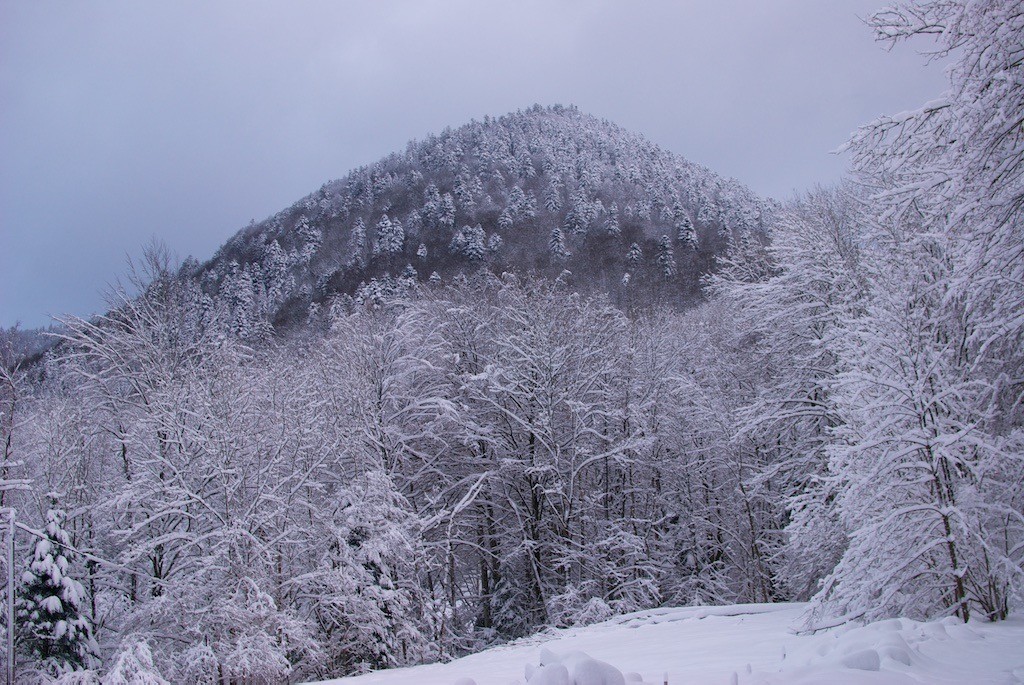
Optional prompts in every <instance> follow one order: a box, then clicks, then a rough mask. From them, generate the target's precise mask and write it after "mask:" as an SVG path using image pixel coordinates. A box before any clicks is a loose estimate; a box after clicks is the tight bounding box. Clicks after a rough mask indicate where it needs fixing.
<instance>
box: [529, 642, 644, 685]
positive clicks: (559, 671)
mask: <svg viewBox="0 0 1024 685" xmlns="http://www.w3.org/2000/svg"><path fill="white" fill-rule="evenodd" d="M525 672H526V682H527V684H528V685H626V678H625V676H623V675H622V672H621V671H620V670H619V669H617V668H615V667H614V666H612V665H611V664H607V663H605V662H603V661H598V660H597V659H594V658H591V657H590V656H589V655H588V654H586V653H585V652H581V651H579V650H573V651H571V652H564V653H562V654H558V653H555V652H553V651H551V650H550V649H547V648H545V649H542V650H540V665H539V666H534V665H533V664H527V665H526V668H525Z"/></svg>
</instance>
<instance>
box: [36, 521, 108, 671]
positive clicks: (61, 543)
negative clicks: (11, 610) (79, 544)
mask: <svg viewBox="0 0 1024 685" xmlns="http://www.w3.org/2000/svg"><path fill="white" fill-rule="evenodd" d="M64 518H65V517H64V513H63V512H62V511H58V510H54V509H51V510H49V511H48V512H47V514H46V527H45V528H44V529H43V533H44V537H42V538H41V539H39V540H37V541H36V543H35V545H33V550H32V556H30V557H29V559H28V561H27V565H26V569H25V570H24V571H23V572H22V574H21V585H20V587H19V589H18V601H17V621H18V630H19V632H20V637H19V643H20V645H21V648H22V649H23V650H24V651H25V652H26V653H28V654H29V655H30V657H31V658H32V659H33V660H35V661H36V662H38V663H40V664H42V666H43V668H44V669H47V670H50V671H53V672H60V671H62V670H65V669H72V670H73V669H79V668H83V667H86V666H88V665H89V662H90V661H91V660H92V659H93V658H94V657H95V656H96V655H97V652H98V648H97V646H96V643H95V641H94V640H93V636H92V625H91V624H90V623H89V621H88V619H86V617H85V615H84V605H85V602H86V596H85V588H83V587H82V584H81V583H80V582H78V581H77V580H75V578H74V571H75V569H74V567H73V564H74V563H75V554H74V552H73V550H72V548H71V538H70V537H69V536H68V534H67V532H66V531H65V530H64V528H63V523H64Z"/></svg>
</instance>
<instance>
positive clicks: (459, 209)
mask: <svg viewBox="0 0 1024 685" xmlns="http://www.w3.org/2000/svg"><path fill="white" fill-rule="evenodd" d="M773 206H774V205H773V204H772V203H770V202H767V201H764V200H761V199H759V198H757V197H755V196H754V195H753V194H752V193H751V192H750V191H749V190H748V189H747V188H745V187H743V186H741V185H740V184H739V183H737V182H735V181H732V180H725V179H722V178H721V177H719V176H717V175H715V174H714V173H712V172H710V171H708V170H707V169H705V168H703V167H701V166H699V165H697V164H693V163H691V162H688V161H687V160H685V159H683V158H682V157H679V156H677V155H674V154H671V153H668V152H665V151H663V150H660V149H659V148H657V147H656V146H654V145H653V144H651V143H650V142H648V141H646V140H645V139H643V138H642V137H640V136H638V135H635V134H632V133H629V132H627V131H625V130H623V129H621V128H619V127H617V126H615V125H614V124H611V123H609V122H607V121H602V120H599V119H597V118H595V117H592V116H588V115H586V114H583V113H581V112H579V111H578V110H576V109H575V108H571V107H569V108H566V107H560V106H555V107H549V108H542V107H540V106H534V107H533V108H531V109H529V110H526V111H523V112H517V113H515V114H509V115H507V116H503V117H500V118H495V119H491V118H486V119H484V121H482V122H472V123H470V124H467V125H465V126H462V127H460V128H458V129H454V130H447V131H445V132H443V133H441V134H439V135H436V136H431V137H430V138H428V139H427V140H425V141H422V142H416V141H414V142H411V143H409V145H408V148H407V149H406V151H405V152H404V153H396V154H393V155H391V156H389V157H387V158H385V159H383V160H381V161H380V162H377V163H376V164H373V165H371V166H368V167H364V168H361V169H357V170H355V171H353V172H352V173H350V174H349V175H348V176H346V177H345V178H343V179H341V180H339V181H331V182H328V183H326V184H325V185H324V186H323V187H322V188H320V190H318V191H317V192H315V193H313V194H311V195H309V196H308V197H306V198H304V199H303V200H301V201H299V202H297V203H296V204H295V205H293V206H292V207H290V208H288V209H287V210H285V211H282V212H280V213H278V214H277V215H275V216H273V217H271V218H269V219H267V220H266V221H263V222H260V223H259V224H253V225H252V226H250V227H249V228H247V229H245V230H243V231H241V232H239V233H238V234H237V235H236V236H235V237H234V238H232V239H231V240H230V241H228V242H227V244H225V245H224V246H223V247H222V248H221V250H220V251H219V252H218V253H217V255H216V256H215V257H214V258H213V260H212V261H210V262H209V263H207V264H205V265H203V266H200V265H198V264H197V263H190V264H187V265H186V271H187V272H188V273H190V274H193V275H195V277H197V278H199V279H200V280H201V282H202V284H203V290H204V293H206V294H207V295H209V296H213V297H217V296H218V295H219V297H220V299H223V300H225V301H226V302H228V303H229V305H230V310H231V311H230V313H229V316H230V317H231V318H232V319H233V326H234V328H235V329H236V332H239V331H240V332H242V333H243V334H248V333H249V331H248V330H243V329H251V328H255V327H258V326H259V325H260V324H261V322H264V323H267V324H273V325H275V326H277V327H278V328H281V327H285V328H288V327H290V326H291V325H292V324H295V323H302V322H305V321H306V320H307V319H308V318H309V313H310V308H311V307H312V309H313V312H314V314H315V313H316V312H319V311H321V310H322V309H323V308H324V307H325V306H326V307H328V308H329V307H330V306H331V304H332V303H334V302H336V301H337V300H338V296H339V295H348V296H355V297H356V298H357V299H363V298H365V297H376V296H379V295H380V294H381V293H382V292H384V291H393V290H394V289H395V288H402V287H405V286H407V285H409V284H411V283H417V282H425V281H427V280H429V279H433V280H435V281H442V282H450V281H451V279H452V278H455V277H457V276H459V275H460V274H463V275H470V274H473V273H475V272H476V271H478V270H479V269H481V268H484V269H487V270H490V271H491V272H493V273H496V274H501V273H502V272H504V271H515V272H517V273H521V274H526V273H534V274H538V275H542V276H546V277H550V278H555V277H559V276H560V275H561V277H562V278H563V280H566V281H568V282H570V283H572V284H573V287H574V288H577V289H579V290H582V291H585V292H591V293H597V292H605V293H609V294H610V295H611V296H612V299H613V302H614V303H616V304H617V305H619V306H622V307H629V306H631V305H632V304H633V303H637V304H641V305H647V304H651V303H652V302H665V303H671V304H674V305H680V304H687V303H692V302H694V301H695V300H696V299H697V297H698V295H699V290H700V281H699V279H700V277H701V276H702V275H703V274H705V273H707V272H708V271H709V270H710V269H711V268H712V267H713V265H714V257H715V255H716V254H718V253H720V252H721V251H723V250H724V248H725V247H726V245H727V244H728V242H729V240H730V239H740V238H743V239H750V237H751V236H753V239H757V238H758V237H760V236H763V234H764V230H765V227H766V226H767V223H768V221H769V217H770V216H771V212H772V208H773ZM243 337H245V335H243Z"/></svg>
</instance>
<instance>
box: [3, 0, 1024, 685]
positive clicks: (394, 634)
mask: <svg viewBox="0 0 1024 685" xmlns="http://www.w3.org/2000/svg"><path fill="white" fill-rule="evenodd" d="M872 22H873V24H874V26H875V28H876V29H877V30H878V31H879V33H880V35H881V36H883V37H884V38H887V39H893V40H896V39H900V38H904V37H908V36H913V35H916V34H920V33H924V34H934V33H938V34H939V36H940V40H941V47H942V49H943V50H945V51H949V52H951V53H953V51H955V53H953V54H954V56H955V57H956V60H955V63H954V66H953V68H952V69H951V71H950V75H951V79H952V87H951V89H950V91H949V92H948V93H947V94H946V95H944V96H943V98H942V99H940V100H936V101H934V102H932V103H929V104H928V105H927V106H925V107H924V108H922V109H921V110H918V111H915V112H909V113H905V114H903V115H900V116H897V117H888V118H883V119H880V120H879V121H876V122H873V123H872V124H870V125H868V126H866V127H864V128H863V129H862V130H861V131H859V132H858V134H857V135H856V136H855V138H854V139H853V141H852V142H851V146H850V147H851V152H852V159H853V161H854V174H853V177H852V179H851V180H850V181H849V182H847V183H844V184H842V185H840V186H839V187H837V188H832V189H819V190H815V191H813V192H811V193H808V194H806V195H804V196H802V197H799V198H796V199H794V200H793V201H792V202H790V203H789V204H788V205H787V206H785V207H782V208H779V210H778V212H777V214H775V216H774V220H773V223H772V225H771V226H770V229H771V230H770V234H768V236H762V235H761V234H759V233H757V232H753V231H742V232H736V233H735V234H731V235H729V236H728V241H729V249H728V251H727V253H725V254H724V255H723V256H722V257H721V258H720V260H719V266H718V269H717V270H716V272H715V273H714V275H713V276H710V277H709V278H707V279H706V281H705V284H706V286H707V287H706V293H707V297H706V298H705V300H704V301H703V302H701V303H700V304H698V305H696V306H693V307H690V308H687V309H684V310H679V309H675V308H667V307H662V306H658V305H657V304H650V303H643V302H635V301H632V302H626V303H623V302H620V301H619V300H618V299H617V296H614V295H613V296H612V297H606V296H600V295H596V296H592V295H585V294H580V293H579V292H576V290H575V288H574V287H573V284H571V283H569V282H568V279H567V278H555V279H547V280H544V279H537V278H527V277H523V276H515V275H512V274H509V273H506V274H503V275H500V276H498V275H495V274H494V273H493V272H492V270H491V269H489V268H483V269H480V270H479V271H478V272H477V273H476V275H474V276H470V277H466V276H463V277H460V278H455V279H450V280H449V281H448V282H446V283H442V282H437V281H433V282H430V281H428V282H426V283H422V282H420V280H419V279H417V278H413V277H411V276H410V277H404V278H401V279H395V280H393V281H390V282H388V283H380V282H378V283H377V284H376V285H375V286H373V287H369V286H367V287H366V288H364V289H363V290H362V291H361V295H360V297H358V298H337V299H334V300H332V301H330V302H325V303H324V306H323V307H322V309H319V310H314V311H313V312H312V313H311V315H310V316H309V323H308V324H307V328H306V329H305V331H306V332H305V333H304V334H302V335H299V334H297V333H293V334H292V335H291V336H273V335H271V334H270V333H271V329H270V322H269V321H268V320H266V319H265V318H264V319H260V318H259V317H252V316H248V315H247V316H241V315H240V314H239V312H242V311H245V310H244V308H240V307H239V302H240V300H238V299H237V298H236V297H234V296H233V295H230V296H229V295H224V296H212V295H211V294H210V292H208V291H207V289H206V288H205V286H204V285H203V284H202V282H201V280H200V281H197V280H196V279H195V278H193V277H192V276H193V274H192V273H191V272H190V271H189V269H185V270H182V269H179V268H177V267H176V266H175V265H173V264H172V263H171V262H170V260H168V259H167V257H166V256H165V255H162V254H161V253H160V252H159V251H154V252H152V253H151V254H150V255H149V259H148V261H147V263H146V265H145V269H144V270H143V274H142V276H141V278H140V280H141V281H142V282H144V283H145V284H146V287H145V289H144V291H143V294H142V295H140V296H137V297H129V296H127V295H124V296H122V297H121V299H120V301H119V302H118V303H117V306H115V307H114V308H113V309H112V310H111V312H110V313H109V314H108V315H106V316H104V317H101V318H99V319H96V320H93V321H84V320H78V319H71V320H69V321H67V322H66V323H65V325H66V328H65V329H63V332H62V333H61V336H62V341H63V343H62V345H61V346H60V347H59V348H57V349H56V350H54V351H53V352H51V353H50V354H49V355H48V357H47V359H46V363H45V365H44V366H42V367H40V366H35V367H32V368H31V369H30V371H31V373H29V372H28V371H26V370H25V369H22V370H21V371H19V370H18V369H17V367H15V366H13V365H11V364H9V363H8V364H6V365H5V367H4V368H5V370H4V377H3V384H2V385H0V393H2V394H0V402H2V405H3V414H2V415H0V418H2V422H0V429H2V431H3V435H2V437H3V443H4V462H3V469H4V470H3V474H2V477H3V479H4V480H3V481H2V488H0V497H2V498H3V500H2V502H0V503H2V504H3V505H5V506H8V505H14V506H16V507H17V508H18V510H19V512H20V515H21V516H22V518H23V520H27V521H28V523H29V526H28V527H29V528H30V529H31V530H32V531H34V532H35V533H37V534H38V535H37V536H31V535H29V534H26V537H31V538H32V539H31V541H30V542H29V541H25V542H23V544H22V545H21V548H20V550H19V553H20V555H21V556H22V557H23V558H25V559H27V560H28V563H27V564H26V571H25V575H24V576H22V582H21V584H20V585H19V587H21V588H24V589H22V590H20V591H19V592H20V595H21V597H20V599H19V619H18V631H19V633H18V641H19V646H20V649H21V655H22V656H21V658H22V659H23V662H24V663H23V666H25V667H26V668H38V669H40V670H41V673H51V674H52V673H55V672H56V671H57V670H58V669H59V668H62V667H63V668H70V667H79V666H87V665H93V666H96V667H97V668H99V665H98V664H97V663H96V661H95V658H96V657H102V660H103V665H102V668H100V671H101V672H103V673H105V675H104V676H103V677H104V678H106V681H105V682H119V681H118V680H117V678H119V677H120V678H123V677H124V673H127V672H135V673H148V674H149V676H150V677H151V679H152V682H160V680H159V677H158V676H157V675H156V674H157V673H158V672H159V673H162V674H163V676H164V677H167V678H169V679H171V680H173V681H176V682H211V683H212V682H276V681H288V680H296V679H299V678H311V677H315V676H319V675H340V674H347V673H354V672H359V671H364V670H367V669H372V668H381V667H387V666H393V665H398V664H404V663H414V662H419V661H424V660H433V659H443V658H446V657H448V656H451V655H455V654H459V653H463V652H466V651H470V650H474V649H477V648H479V647H481V646H483V645H486V644H489V643H493V642H496V641H501V640H507V639H511V638H514V637H518V636H521V635H526V634H529V633H530V632H532V631H535V630H537V629H538V628H540V627H543V626H549V625H571V624H585V623H588V622H593V621H597V620H601V619H603V618H606V617H609V616H612V615H614V614H617V613H622V612H628V611H632V610H636V609H642V608H647V607H653V606H658V605H662V604H684V603H730V602H743V601H775V600H787V599H801V600H810V601H811V603H810V605H809V606H810V608H809V611H808V614H807V622H808V627H812V628H814V627H821V626H826V625H829V624H831V623H834V622H837V621H849V620H873V619H876V618H880V617H884V616H892V615H902V616H911V617H917V618H919V617H935V616H943V615H956V616H958V617H960V618H961V619H963V620H968V619H977V618H981V619H988V620H999V619H1002V618H1005V617H1006V616H1007V614H1008V613H1009V612H1010V611H1011V610H1013V609H1014V608H1016V607H1019V606H1020V601H1021V595H1022V591H1024V584H1022V581H1024V491H1022V488H1021V483H1024V456H1022V455H1024V402H1022V400H1024V381H1022V378H1024V351H1022V350H1024V315H1022V312H1024V259H1022V258H1021V257H1022V253H1021V246H1022V245H1024V233H1022V232H1024V228H1022V227H1024V221H1022V211H1024V190H1022V186H1021V178H1022V175H1024V161H1022V160H1024V158H1022V156H1021V154H1020V151H1021V150H1022V149H1024V130H1022V129H1021V124H1020V121H1021V119H1022V117H1024V87H1022V86H1021V83H1022V80H1021V78H1020V73H1021V61H1020V45H1021V36H1024V13H1022V12H1021V11H1020V9H1019V8H1017V7H1016V6H1015V4H1014V3H1009V2H998V1H996V0H990V1H989V2H980V3H977V2H976V3H971V4H970V5H969V7H967V6H963V5H962V4H961V3H958V2H954V1H953V0H935V1H933V2H927V3H915V4H913V5H912V6H908V7H905V8H903V9H895V10H891V11H886V12H883V13H880V14H878V15H876V16H875V17H874V18H873V19H872ZM474 236H475V237H474ZM769 237H770V239H769ZM465 238H466V240H467V244H469V243H471V242H474V241H477V239H478V238H479V235H475V234H472V232H470V233H467V234H466V236H465ZM552 247H557V245H552ZM638 249H641V248H639V247H638ZM9 361H10V360H5V362H9ZM54 597H59V598H60V600H61V601H57V602H55V601H53V598H54ZM58 633H59V635H57V634H58ZM70 635H73V636H74V639H71V638H70V637H69V636H70ZM76 677H78V678H80V680H78V681H75V682H82V681H85V682H89V681H88V678H90V677H92V676H90V675H88V674H86V673H84V672H82V671H80V672H79V673H78V675H77V676H76ZM98 677H99V676H98V675H97V676H96V678H98Z"/></svg>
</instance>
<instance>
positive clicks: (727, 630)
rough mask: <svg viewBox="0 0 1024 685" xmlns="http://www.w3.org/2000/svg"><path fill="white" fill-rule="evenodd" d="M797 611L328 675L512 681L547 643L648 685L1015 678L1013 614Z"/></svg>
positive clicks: (694, 616)
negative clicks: (986, 618) (972, 617)
mask: <svg viewBox="0 0 1024 685" xmlns="http://www.w3.org/2000/svg"><path fill="white" fill-rule="evenodd" d="M803 610H804V605H802V604H744V605H736V606H726V607H691V608H680V609H658V610H654V611H644V612H639V613H635V614H629V615H626V616H620V617H618V618H615V619H612V620H610V621H606V622H604V623H599V624H596V625H593V626H589V627H587V628H575V629H568V630H558V631H551V632H549V633H545V634H543V635H539V636H535V637H532V638H528V639H525V640H520V641H518V642H515V643H512V644H508V645H503V646H501V647H496V648H494V649H489V650H487V651H485V652H480V653H479V654H473V655H470V656H467V657H464V658H462V659H458V660H456V661H452V662H450V663H446V664H429V665H426V666H416V667H413V668H400V669H393V670H388V671H377V672H375V673H369V674H366V675H362V676H356V677H351V678H342V679H340V680H332V681H329V682H330V683H334V684H336V685H371V684H372V685H454V683H456V682H457V681H459V680H460V679H464V678H471V679H473V681H475V683H476V685H509V683H523V682H524V681H525V677H524V667H525V665H526V664H527V663H530V664H537V663H538V659H539V655H540V651H541V649H542V647H543V648H547V649H549V650H552V651H554V652H556V653H563V652H567V651H570V650H581V651H583V652H586V653H587V654H588V655H589V656H591V657H593V658H595V659H600V660H602V661H606V662H608V663H610V664H611V665H613V666H615V667H616V668H618V669H619V671H621V672H622V673H624V674H629V673H630V672H633V673H638V674H639V675H640V676H642V677H643V682H645V683H653V684H655V685H662V684H663V683H664V682H668V684H669V685H690V684H697V683H700V684H701V685H715V684H718V683H720V684H721V685H730V684H732V683H736V684H737V685H754V684H759V685H777V684H781V683H786V684H790V683H803V684H810V683H823V684H824V683H828V684H831V685H846V684H852V683H857V684H860V683H869V684H885V685H904V684H911V683H929V684H933V685H942V684H948V683H965V684H967V683H969V684H971V685H982V684H985V683H992V684H995V683H1024V618H1011V619H1010V620H1008V621H1003V622H1001V623H995V624H992V623H984V622H974V621H972V622H971V623H970V624H969V625H963V624H961V623H960V622H959V621H958V620H956V619H943V620H940V621H931V622H927V623H921V622H917V621H911V620H909V619H892V620H888V621H880V622H878V623H872V624H869V625H866V626H843V627H840V628H834V629H832V630H829V631H823V632H819V633H816V634H813V635H798V634H796V632H795V630H797V629H799V627H800V626H801V614H802V612H803ZM666 679H667V680H666ZM464 682H469V681H464ZM627 682H629V678H628V677H627Z"/></svg>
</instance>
